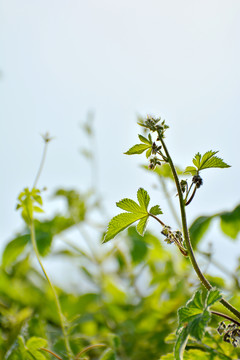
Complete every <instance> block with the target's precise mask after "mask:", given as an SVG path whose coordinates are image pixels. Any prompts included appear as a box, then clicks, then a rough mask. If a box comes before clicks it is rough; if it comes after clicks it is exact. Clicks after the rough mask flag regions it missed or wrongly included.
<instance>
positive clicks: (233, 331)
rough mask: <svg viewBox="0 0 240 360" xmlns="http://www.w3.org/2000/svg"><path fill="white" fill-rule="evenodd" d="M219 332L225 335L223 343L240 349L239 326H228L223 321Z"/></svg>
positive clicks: (218, 329)
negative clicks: (239, 346)
mask: <svg viewBox="0 0 240 360" xmlns="http://www.w3.org/2000/svg"><path fill="white" fill-rule="evenodd" d="M217 331H218V333H219V334H220V335H223V341H225V342H228V343H230V344H232V345H233V346H234V347H238V345H239V342H240V328H239V326H238V325H237V324H234V323H232V324H229V325H228V326H227V325H226V324H225V322H224V321H222V322H221V323H220V324H219V326H218V328H217Z"/></svg>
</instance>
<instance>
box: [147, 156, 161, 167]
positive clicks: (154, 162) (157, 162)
mask: <svg viewBox="0 0 240 360" xmlns="http://www.w3.org/2000/svg"><path fill="white" fill-rule="evenodd" d="M157 165H161V161H160V160H159V159H158V158H157V157H156V156H154V157H153V158H151V159H150V164H149V166H148V167H149V169H150V170H154V169H155V167H156V166H157Z"/></svg>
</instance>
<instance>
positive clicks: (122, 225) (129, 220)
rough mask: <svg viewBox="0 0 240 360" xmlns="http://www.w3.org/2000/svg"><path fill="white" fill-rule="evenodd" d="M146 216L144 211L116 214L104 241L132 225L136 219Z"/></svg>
mask: <svg viewBox="0 0 240 360" xmlns="http://www.w3.org/2000/svg"><path fill="white" fill-rule="evenodd" d="M143 217H146V214H144V213H122V214H119V215H117V216H114V218H112V220H111V221H110V223H109V225H108V230H107V233H106V235H105V237H104V240H103V242H104V243H105V242H107V241H109V240H111V239H113V238H114V237H115V236H116V235H117V234H118V233H120V232H121V231H122V230H124V229H126V228H127V227H128V226H130V225H132V224H133V223H134V222H135V221H137V220H140V219H142V218H143Z"/></svg>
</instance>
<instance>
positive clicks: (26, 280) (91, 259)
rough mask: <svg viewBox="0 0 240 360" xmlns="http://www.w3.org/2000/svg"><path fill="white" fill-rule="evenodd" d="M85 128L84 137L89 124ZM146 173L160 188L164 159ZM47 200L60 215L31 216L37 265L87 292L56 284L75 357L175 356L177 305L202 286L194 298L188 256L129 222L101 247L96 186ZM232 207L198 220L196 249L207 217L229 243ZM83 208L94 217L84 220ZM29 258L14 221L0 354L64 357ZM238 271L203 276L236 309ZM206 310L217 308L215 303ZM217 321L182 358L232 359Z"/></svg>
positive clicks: (24, 236)
mask: <svg viewBox="0 0 240 360" xmlns="http://www.w3.org/2000/svg"><path fill="white" fill-rule="evenodd" d="M88 132H89V136H91V129H88ZM146 146H147V145H146ZM88 155H89V153H88ZM90 155H91V154H90ZM89 157H90V158H91V156H89ZM155 172H156V175H157V176H158V177H159V180H160V183H161V184H162V187H163V191H165V190H166V188H167V187H168V184H169V183H171V182H172V179H171V175H170V173H169V172H168V171H167V168H166V167H165V165H163V166H162V167H157V168H156V170H155ZM179 172H180V170H179ZM54 198H55V199H58V198H61V199H62V200H63V201H64V202H65V205H66V207H65V211H62V212H59V213H56V214H54V215H52V216H51V217H49V218H48V217H45V216H44V215H43V216H41V220H35V222H34V224H35V229H36V238H37V245H38V249H39V252H40V254H41V256H42V257H43V262H44V261H45V259H47V258H49V259H56V258H57V259H60V260H61V264H62V265H61V266H62V267H63V268H64V266H66V264H67V263H69V262H71V264H73V265H74V266H75V268H76V272H77V274H78V278H79V284H80V286H79V288H84V287H82V286H81V283H82V282H85V283H86V282H87V283H88V285H89V288H91V289H92V290H91V291H84V290H82V291H76V290H75V289H72V291H65V290H64V289H62V288H57V293H58V295H59V299H60V303H61V307H62V309H63V313H64V316H65V318H66V322H67V325H68V334H69V339H70V345H71V348H72V350H73V352H74V354H75V356H76V359H93V360H95V359H96V360H97V359H102V360H107V359H108V360H114V359H122V360H128V359H129V360H130V359H131V360H141V359H143V360H144V359H152V360H158V359H163V360H171V359H174V355H173V344H174V342H175V339H176V330H177V328H178V316H177V314H178V309H179V308H181V307H183V306H185V304H186V302H187V301H188V300H189V299H190V298H191V297H192V294H193V293H194V292H195V291H196V290H202V291H203V296H204V293H205V290H204V289H202V288H201V286H200V284H199V281H198V280H197V279H196V276H195V274H193V272H192V267H191V264H190V263H189V260H188V259H186V258H184V257H183V256H181V255H180V254H179V252H177V249H176V248H171V246H170V245H168V246H167V245H166V244H163V240H164V236H163V235H161V234H160V231H159V234H160V235H159V234H153V233H151V232H149V231H147V232H146V233H145V234H144V236H143V237H142V236H140V235H139V234H138V232H137V231H136V229H135V228H134V227H130V228H128V229H127V230H125V231H124V232H123V233H122V234H119V235H118V238H117V239H116V240H114V241H113V242H112V244H111V245H109V244H104V245H103V244H102V245H101V242H102V239H103V237H104V232H105V231H106V227H107V222H108V221H109V217H108V216H105V215H104V214H105V211H104V209H103V205H102V202H101V198H100V196H99V194H98V192H97V190H96V189H94V190H93V189H91V190H87V191H86V192H84V193H83V192H79V191H78V190H75V189H58V190H57V191H55V193H54V197H53V200H52V201H54ZM239 208H240V205H239V206H237V207H236V208H235V209H233V211H231V212H222V213H219V214H212V215H211V216H201V217H199V218H197V219H196V220H195V221H194V222H193V223H192V225H191V227H190V234H191V238H192V241H193V245H194V248H195V249H196V251H198V247H199V243H200V242H201V240H202V238H203V236H204V235H205V234H206V232H207V231H208V229H209V225H210V223H211V222H212V221H218V222H219V223H220V227H221V230H222V231H223V232H224V233H225V234H226V235H227V236H228V237H229V238H231V239H236V238H237V235H238V233H239V231H240V220H239V218H240V217H239V211H240V210H239ZM92 214H96V218H97V219H101V221H100V222H99V223H97V224H96V223H93V222H92V221H91V220H92V218H93V217H92ZM86 228H87V229H88V231H89V233H88V234H87V233H86ZM73 229H75V230H77V233H79V236H78V235H77V238H76V239H75V241H74V242H72V241H71V240H69V234H70V233H71V231H72V230H73ZM59 241H61V244H64V245H63V246H62V247H61V249H60V250H59V249H58V247H56V246H55V242H56V243H57V242H59ZM83 242H84V244H83ZM211 256H212V254H210V253H205V259H206V263H208V264H209V263H210V262H211ZM34 259H35V255H34V253H33V249H32V246H31V242H30V233H29V230H28V229H27V228H24V227H23V229H22V231H21V232H20V233H18V234H15V235H14V236H13V238H12V240H11V241H10V242H9V243H8V244H7V245H6V247H5V249H4V251H3V254H2V258H1V269H0V324H1V328H0V359H9V360H17V359H20V360H21V359H38V360H44V359H51V358H54V356H53V355H51V354H50V353H49V352H47V350H50V351H52V352H53V353H55V354H57V355H58V356H59V357H60V358H62V359H67V355H66V352H65V351H66V350H65V347H64V342H63V338H62V331H61V328H60V324H59V318H58V314H57V311H56V307H55V303H54V300H53V295H52V293H51V289H50V288H49V286H48V283H47V282H46V280H45V278H44V277H43V275H42V273H41V272H40V271H38V268H36V266H35V262H34ZM238 276H239V268H237V269H236V272H235V274H234V275H229V277H228V280H227V281H225V280H224V279H223V278H220V277H211V276H208V279H210V281H211V283H212V284H213V285H215V286H216V287H217V288H218V289H220V290H221V291H222V292H223V293H224V294H226V295H227V297H228V298H231V302H232V304H233V305H236V306H238V304H239V299H240V298H239V288H240V285H239V281H238ZM68 277H69V278H71V274H68ZM215 309H216V310H219V311H222V308H221V306H220V305H216V306H215ZM209 319H210V318H209ZM219 321H220V319H217V318H216V317H214V318H212V319H211V322H210V323H209V326H208V327H207V328H206V329H205V330H206V332H205V335H204V338H203V340H202V341H198V340H197V339H194V338H190V340H189V341H188V344H187V348H186V350H187V351H186V352H185V353H184V359H186V360H187V359H203V360H204V359H209V360H210V359H216V360H217V359H238V358H239V356H240V351H239V350H238V348H236V349H235V348H233V347H232V346H231V345H230V344H227V343H225V342H223V341H222V338H221V337H220V335H219V334H218V333H217V331H216V328H217V326H218V322H219ZM88 347H89V348H88Z"/></svg>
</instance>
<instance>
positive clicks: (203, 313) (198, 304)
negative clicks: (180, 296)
mask: <svg viewBox="0 0 240 360" xmlns="http://www.w3.org/2000/svg"><path fill="white" fill-rule="evenodd" d="M220 299H221V295H220V292H219V290H217V289H215V288H212V289H211V290H210V291H208V293H207V296H206V299H205V303H203V300H202V293H201V291H196V292H195V294H194V295H193V297H192V299H190V300H189V301H188V302H187V304H186V305H185V306H183V307H182V308H180V309H179V310H178V319H179V326H178V330H177V335H178V339H177V342H176V346H175V353H176V355H175V356H176V359H179V360H182V353H183V351H184V347H185V346H186V339H187V336H191V337H193V338H195V339H196V340H198V341H200V340H201V339H202V337H203V335H204V334H205V329H206V327H207V325H208V323H209V321H210V319H211V313H210V311H209V310H208V308H209V307H210V306H211V305H213V304H214V303H215V302H216V301H219V300H220ZM177 344H178V345H177ZM177 356H178V357H177Z"/></svg>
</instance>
